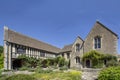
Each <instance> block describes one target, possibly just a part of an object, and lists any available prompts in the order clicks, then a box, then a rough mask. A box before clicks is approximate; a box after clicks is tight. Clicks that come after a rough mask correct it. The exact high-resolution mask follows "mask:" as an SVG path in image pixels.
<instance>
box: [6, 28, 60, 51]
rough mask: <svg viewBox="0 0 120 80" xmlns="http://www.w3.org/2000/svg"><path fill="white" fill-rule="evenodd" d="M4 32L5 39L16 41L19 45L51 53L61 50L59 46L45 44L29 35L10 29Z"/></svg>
mask: <svg viewBox="0 0 120 80" xmlns="http://www.w3.org/2000/svg"><path fill="white" fill-rule="evenodd" d="M5 34H6V35H5V40H6V41H9V42H12V43H16V44H20V45H24V46H28V47H32V48H36V49H40V50H45V51H48V52H52V53H59V52H60V50H61V49H60V48H57V47H55V46H52V45H50V44H47V43H45V42H42V41H38V40H36V39H33V38H31V37H28V36H25V35H22V34H20V33H17V32H15V31H12V30H10V29H8V30H7V31H5ZM6 37H7V38H6Z"/></svg>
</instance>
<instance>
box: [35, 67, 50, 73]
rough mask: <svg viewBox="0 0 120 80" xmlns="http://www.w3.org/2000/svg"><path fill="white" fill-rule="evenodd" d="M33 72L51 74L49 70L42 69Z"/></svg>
mask: <svg viewBox="0 0 120 80" xmlns="http://www.w3.org/2000/svg"><path fill="white" fill-rule="evenodd" d="M35 71H36V72H37V73H51V72H52V70H51V69H46V70H43V69H42V68H37V69H36V70H35Z"/></svg>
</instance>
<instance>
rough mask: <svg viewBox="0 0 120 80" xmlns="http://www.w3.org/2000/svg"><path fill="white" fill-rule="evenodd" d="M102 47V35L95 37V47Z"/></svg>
mask: <svg viewBox="0 0 120 80" xmlns="http://www.w3.org/2000/svg"><path fill="white" fill-rule="evenodd" d="M99 48H101V37H99V36H97V37H95V38H94V49H99Z"/></svg>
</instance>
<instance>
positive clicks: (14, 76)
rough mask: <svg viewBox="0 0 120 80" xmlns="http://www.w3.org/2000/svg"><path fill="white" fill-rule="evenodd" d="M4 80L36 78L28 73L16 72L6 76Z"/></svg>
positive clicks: (29, 79)
mask: <svg viewBox="0 0 120 80" xmlns="http://www.w3.org/2000/svg"><path fill="white" fill-rule="evenodd" d="M5 80H37V79H36V78H34V77H32V76H30V75H25V74H17V75H13V76H10V77H7V78H6V79H5Z"/></svg>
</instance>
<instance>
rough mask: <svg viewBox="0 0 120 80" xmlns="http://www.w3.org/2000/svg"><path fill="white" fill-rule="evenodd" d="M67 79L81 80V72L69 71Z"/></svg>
mask: <svg viewBox="0 0 120 80" xmlns="http://www.w3.org/2000/svg"><path fill="white" fill-rule="evenodd" d="M69 77H71V79H70V80H81V72H80V71H76V70H73V71H70V72H69Z"/></svg>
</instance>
